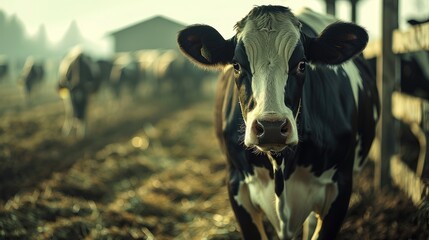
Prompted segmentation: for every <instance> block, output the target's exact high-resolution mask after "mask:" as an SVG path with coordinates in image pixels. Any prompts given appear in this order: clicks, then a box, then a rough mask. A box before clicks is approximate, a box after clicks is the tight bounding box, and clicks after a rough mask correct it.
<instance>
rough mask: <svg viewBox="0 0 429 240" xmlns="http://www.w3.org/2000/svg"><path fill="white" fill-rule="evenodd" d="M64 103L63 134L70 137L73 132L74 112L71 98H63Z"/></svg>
mask: <svg viewBox="0 0 429 240" xmlns="http://www.w3.org/2000/svg"><path fill="white" fill-rule="evenodd" d="M63 103H64V112H65V116H64V124H63V128H62V133H63V135H65V136H68V135H69V134H70V132H71V129H72V127H73V110H72V106H71V104H72V103H71V99H70V98H63Z"/></svg>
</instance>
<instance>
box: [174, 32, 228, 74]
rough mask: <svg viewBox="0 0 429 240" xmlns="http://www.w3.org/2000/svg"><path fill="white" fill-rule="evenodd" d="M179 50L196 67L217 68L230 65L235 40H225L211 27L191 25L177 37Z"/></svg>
mask: <svg viewBox="0 0 429 240" xmlns="http://www.w3.org/2000/svg"><path fill="white" fill-rule="evenodd" d="M177 43H178V45H179V48H180V50H181V51H182V52H183V53H184V54H185V55H186V56H187V57H188V58H189V59H191V60H192V61H193V62H195V63H196V64H197V65H199V66H202V67H206V68H219V67H223V66H225V65H226V64H229V63H231V61H232V57H233V55H234V49H235V40H234V38H232V39H230V40H225V39H224V38H223V37H222V35H221V34H220V33H219V32H218V31H217V30H216V29H214V28H213V27H211V26H208V25H192V26H190V27H187V28H185V29H184V30H182V31H180V32H179V34H178V36H177Z"/></svg>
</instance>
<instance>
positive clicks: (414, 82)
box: [368, 19, 429, 100]
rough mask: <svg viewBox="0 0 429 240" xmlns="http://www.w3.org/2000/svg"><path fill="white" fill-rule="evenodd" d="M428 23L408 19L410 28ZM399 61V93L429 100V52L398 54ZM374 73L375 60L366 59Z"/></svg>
mask: <svg viewBox="0 0 429 240" xmlns="http://www.w3.org/2000/svg"><path fill="white" fill-rule="evenodd" d="M426 22H429V19H428V20H424V21H418V20H413V19H410V20H408V23H409V24H410V25H412V26H415V25H419V24H423V23H426ZM398 56H399V61H400V83H399V84H400V89H401V92H403V93H407V94H410V95H413V96H416V97H421V98H425V99H428V100H429V52H428V51H416V52H409V53H403V54H399V55H398ZM368 60H369V62H370V65H371V67H372V69H373V71H374V72H376V66H377V63H376V62H377V59H376V58H371V59H368Z"/></svg>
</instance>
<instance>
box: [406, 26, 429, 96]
mask: <svg viewBox="0 0 429 240" xmlns="http://www.w3.org/2000/svg"><path fill="white" fill-rule="evenodd" d="M427 22H429V19H427V20H423V21H420V20H415V19H410V20H408V23H409V24H410V25H412V26H416V25H419V24H423V23H427ZM400 59H401V91H403V92H406V93H409V94H412V95H415V96H418V97H422V98H426V99H429V52H428V51H417V52H410V53H404V54H402V55H401V57H400Z"/></svg>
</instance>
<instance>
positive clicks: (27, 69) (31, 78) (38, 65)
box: [18, 57, 45, 103]
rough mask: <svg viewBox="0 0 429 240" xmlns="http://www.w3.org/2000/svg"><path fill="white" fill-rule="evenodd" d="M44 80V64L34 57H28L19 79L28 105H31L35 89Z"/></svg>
mask: <svg viewBox="0 0 429 240" xmlns="http://www.w3.org/2000/svg"><path fill="white" fill-rule="evenodd" d="M44 78H45V67H44V64H43V63H42V62H40V61H36V60H34V58H33V57H28V58H27V60H26V61H25V64H24V67H23V68H22V71H21V75H20V76H19V79H18V83H19V84H21V85H22V86H23V88H24V92H25V98H26V101H27V103H30V100H31V95H32V92H33V90H34V88H35V87H37V86H38V85H40V84H41V83H42V82H43V80H44Z"/></svg>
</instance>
